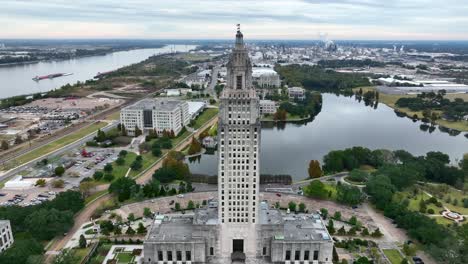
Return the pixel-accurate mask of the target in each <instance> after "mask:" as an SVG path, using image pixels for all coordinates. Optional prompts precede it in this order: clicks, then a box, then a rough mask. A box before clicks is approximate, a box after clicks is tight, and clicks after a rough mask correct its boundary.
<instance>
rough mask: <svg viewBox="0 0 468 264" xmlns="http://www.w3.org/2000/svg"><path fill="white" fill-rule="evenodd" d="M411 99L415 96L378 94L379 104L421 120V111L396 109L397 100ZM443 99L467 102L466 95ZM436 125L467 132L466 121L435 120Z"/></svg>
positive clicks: (467, 97) (365, 89)
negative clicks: (460, 99) (458, 99)
mask: <svg viewBox="0 0 468 264" xmlns="http://www.w3.org/2000/svg"><path fill="white" fill-rule="evenodd" d="M358 90H359V88H355V89H353V91H358ZM371 90H375V88H374V87H363V88H362V91H363V92H364V93H365V92H367V91H371ZM412 97H416V95H407V94H384V93H380V94H379V102H380V103H384V104H386V105H388V106H389V107H391V108H393V109H398V110H399V111H401V112H403V113H405V114H406V115H407V116H410V117H412V116H413V115H415V114H416V115H417V116H418V117H419V118H421V117H422V116H423V115H422V111H411V110H410V109H408V108H405V107H397V106H396V102H397V101H398V99H400V98H412ZM445 98H447V99H449V100H451V101H453V100H455V98H462V99H463V100H465V101H468V94H448V95H446V96H445ZM434 112H436V113H438V114H440V113H441V111H434ZM436 123H437V124H438V125H441V126H444V127H448V128H452V129H456V130H460V131H468V121H458V122H449V121H446V120H442V119H438V120H436Z"/></svg>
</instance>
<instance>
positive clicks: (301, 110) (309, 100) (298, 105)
mask: <svg viewBox="0 0 468 264" xmlns="http://www.w3.org/2000/svg"><path fill="white" fill-rule="evenodd" d="M321 110H322V95H321V94H320V93H311V92H309V91H307V92H306V94H305V99H304V100H296V101H295V102H294V103H291V102H283V103H281V104H280V107H279V109H278V112H280V111H283V112H286V113H289V114H291V115H293V116H299V117H301V118H305V117H312V116H316V115H317V114H318V113H320V111H321ZM283 117H284V119H286V116H284V113H281V115H280V116H279V118H276V114H275V119H277V120H284V119H281V118H283Z"/></svg>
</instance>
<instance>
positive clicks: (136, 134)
mask: <svg viewBox="0 0 468 264" xmlns="http://www.w3.org/2000/svg"><path fill="white" fill-rule="evenodd" d="M142 134H143V132H142V131H141V129H140V128H139V127H138V126H135V137H139V136H141V135H142Z"/></svg>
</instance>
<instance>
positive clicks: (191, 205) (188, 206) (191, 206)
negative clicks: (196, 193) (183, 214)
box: [187, 200, 195, 210]
mask: <svg viewBox="0 0 468 264" xmlns="http://www.w3.org/2000/svg"><path fill="white" fill-rule="evenodd" d="M193 209H195V204H194V203H193V201H192V200H190V201H188V204H187V210H193Z"/></svg>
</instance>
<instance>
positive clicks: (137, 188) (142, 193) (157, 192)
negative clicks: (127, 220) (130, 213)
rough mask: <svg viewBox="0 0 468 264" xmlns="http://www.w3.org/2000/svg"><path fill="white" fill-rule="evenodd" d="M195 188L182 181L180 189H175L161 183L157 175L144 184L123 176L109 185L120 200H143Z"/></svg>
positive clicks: (111, 191) (189, 190)
mask: <svg viewBox="0 0 468 264" xmlns="http://www.w3.org/2000/svg"><path fill="white" fill-rule="evenodd" d="M193 190H194V188H193V187H192V184H191V183H190V182H182V181H181V182H180V183H179V187H178V189H175V188H169V187H168V186H167V185H165V184H161V183H160V182H159V180H158V179H156V178H155V177H153V180H151V181H150V182H148V183H146V184H144V185H139V184H137V183H136V181H135V180H134V179H131V178H128V177H123V178H119V179H117V180H115V181H114V182H112V183H111V185H110V186H109V192H110V193H112V194H114V195H116V196H117V198H118V200H119V201H120V202H123V201H126V200H129V199H135V200H142V199H144V198H155V197H162V196H167V195H169V196H172V195H176V194H178V193H179V194H180V193H186V192H191V191H193Z"/></svg>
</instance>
